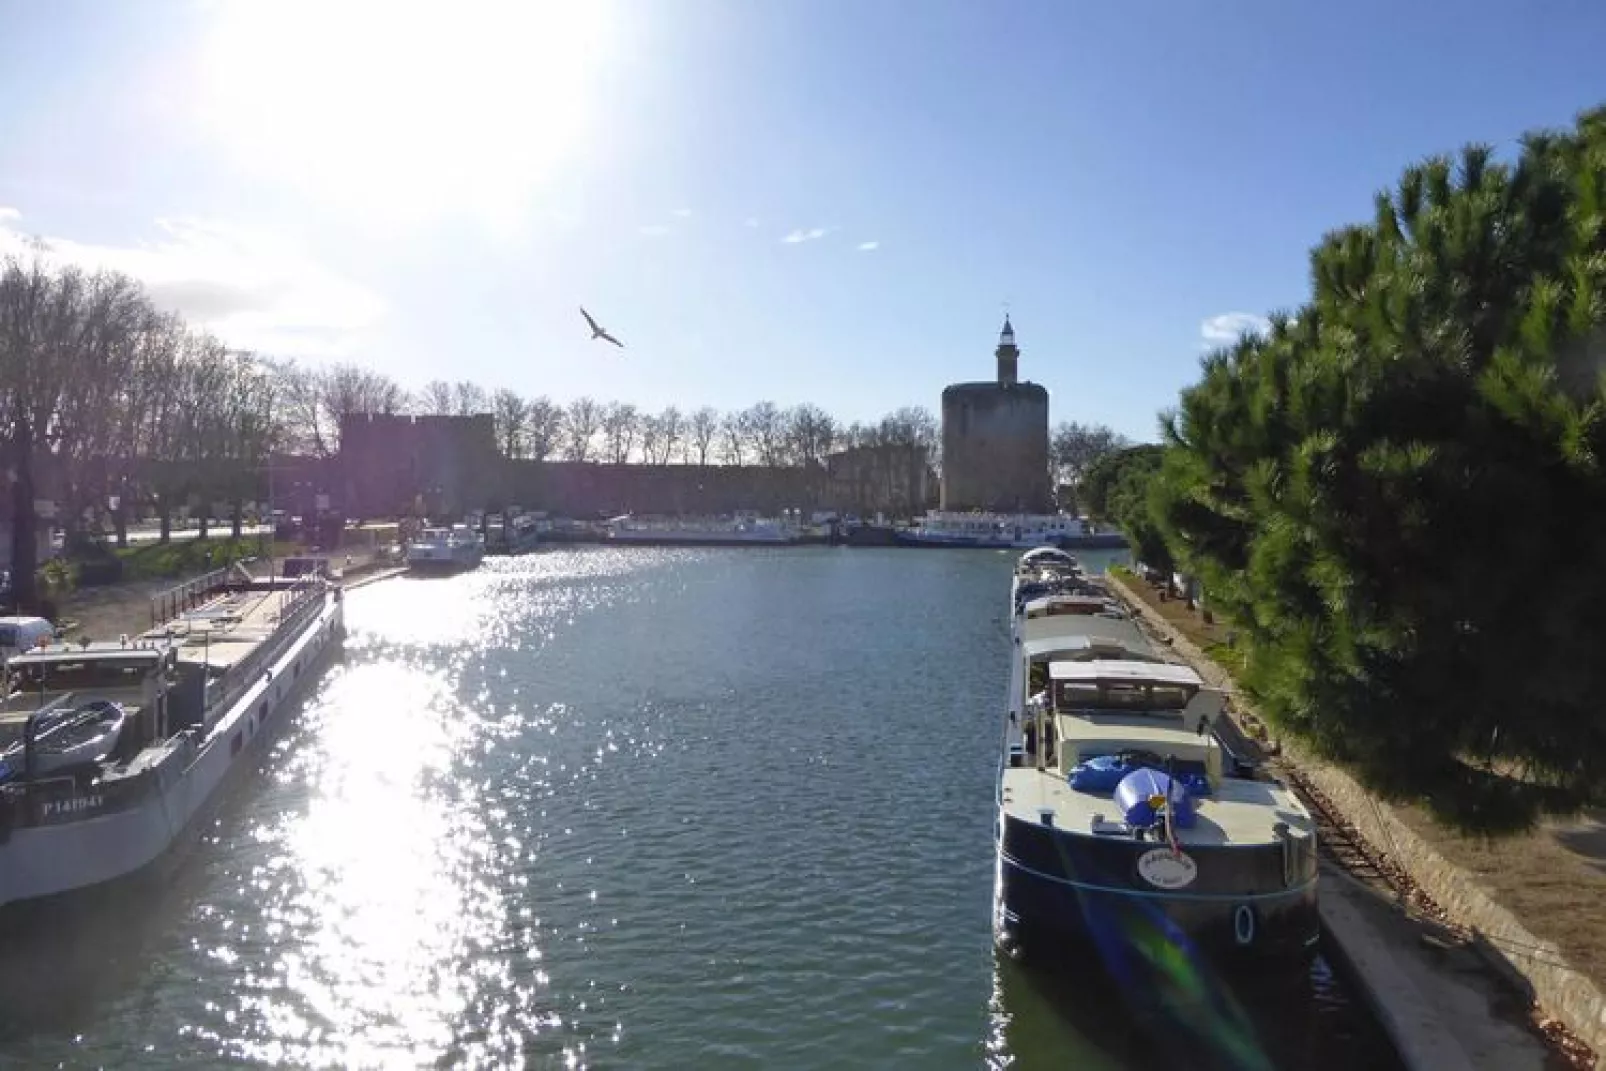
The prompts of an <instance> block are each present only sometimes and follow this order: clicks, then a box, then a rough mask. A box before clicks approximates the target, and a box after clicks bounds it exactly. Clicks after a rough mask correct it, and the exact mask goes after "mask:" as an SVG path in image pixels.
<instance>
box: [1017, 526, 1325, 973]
mask: <svg viewBox="0 0 1606 1071" xmlns="http://www.w3.org/2000/svg"><path fill="white" fill-rule="evenodd" d="M1064 565H1065V563H1063V562H1058V563H1051V562H1048V561H1045V560H1043V559H1041V558H1039V559H1037V560H1035V561H1033V562H1030V563H1027V562H1022V564H1021V566H1020V568H1018V569H1017V575H1016V577H1015V579H1014V581H1013V590H1012V592H1011V602H1012V607H1013V611H1014V618H1013V625H1012V637H1011V639H1012V644H1011V655H1010V673H1009V691H1008V694H1007V697H1006V703H1007V707H1006V709H1007V719H1006V722H1005V732H1004V747H1003V756H1002V760H1001V763H1000V769H999V777H998V790H997V807H998V818H997V825H996V828H995V837H996V847H997V878H996V890H995V915H994V923H995V930H996V933H997V935H998V937H999V940H1000V942H1001V943H1002V944H1004V945H1005V946H1006V947H1009V948H1012V949H1019V950H1023V951H1027V952H1030V951H1031V950H1032V949H1033V948H1034V947H1037V946H1042V945H1049V946H1056V945H1062V944H1064V943H1067V942H1068V943H1072V944H1076V945H1083V946H1085V945H1087V944H1091V945H1093V946H1095V947H1096V948H1098V949H1099V952H1100V954H1101V955H1102V956H1104V957H1105V959H1106V960H1108V959H1109V958H1110V957H1111V956H1120V955H1122V954H1123V951H1130V950H1131V949H1132V948H1133V947H1135V946H1136V945H1139V944H1142V943H1143V942H1145V941H1149V940H1152V941H1155V942H1159V943H1161V944H1166V945H1170V946H1173V947H1178V948H1181V949H1182V950H1184V951H1185V952H1187V951H1190V950H1193V949H1201V950H1205V951H1209V952H1220V951H1227V952H1238V953H1245V954H1250V955H1255V956H1264V957H1287V958H1288V959H1290V960H1291V961H1303V958H1304V957H1306V956H1308V955H1310V954H1311V953H1313V952H1314V950H1315V947H1316V944H1317V941H1318V939H1319V936H1320V921H1319V918H1318V915H1317V909H1316V828H1315V824H1314V822H1312V820H1311V817H1310V814H1309V813H1308V812H1307V811H1306V809H1305V807H1304V805H1303V804H1302V803H1301V802H1300V801H1299V799H1298V798H1297V797H1296V796H1295V795H1294V794H1293V793H1292V792H1291V791H1289V789H1288V788H1287V787H1286V786H1285V785H1283V784H1281V783H1279V782H1277V781H1275V780H1271V779H1268V778H1265V777H1262V776H1258V774H1257V772H1256V771H1255V770H1254V769H1253V767H1252V766H1251V765H1249V764H1248V763H1245V762H1242V761H1240V759H1239V757H1238V756H1235V755H1233V754H1231V753H1230V752H1229V751H1227V749H1226V747H1225V745H1224V744H1223V742H1222V740H1221V738H1220V737H1219V736H1218V732H1217V721H1218V719H1221V718H1223V717H1224V713H1223V712H1224V708H1225V697H1224V696H1223V694H1222V693H1221V692H1220V691H1218V690H1216V689H1213V688H1209V687H1207V686H1206V685H1205V683H1204V681H1203V680H1202V679H1200V677H1199V675H1198V674H1197V673H1195V672H1194V671H1193V670H1192V669H1191V668H1189V667H1188V666H1185V665H1179V664H1175V663H1173V662H1170V661H1169V660H1168V659H1167V658H1166V656H1165V654H1164V653H1163V652H1162V650H1161V649H1159V648H1157V647H1155V646H1154V645H1151V644H1150V642H1149V641H1148V639H1147V638H1146V637H1145V636H1144V634H1143V632H1142V631H1141V629H1140V628H1139V627H1138V625H1137V624H1136V622H1134V621H1133V620H1131V618H1130V616H1129V615H1128V614H1127V613H1126V612H1125V610H1124V609H1123V608H1122V607H1121V605H1120V604H1119V603H1118V602H1116V601H1115V600H1113V599H1111V598H1110V597H1109V596H1108V593H1107V592H1105V591H1103V589H1102V586H1101V585H1099V584H1098V583H1097V582H1095V581H1090V580H1088V579H1087V578H1085V577H1082V578H1080V580H1077V579H1076V578H1075V577H1073V575H1072V574H1071V573H1070V572H1069V571H1068V570H1064V569H1063V566H1064ZM1056 567H1059V568H1060V569H1061V571H1060V572H1059V573H1058V575H1057V576H1056V577H1054V578H1053V579H1054V582H1055V587H1056V590H1051V591H1047V592H1043V591H1039V590H1037V586H1039V585H1042V584H1044V583H1045V582H1046V581H1045V575H1044V570H1045V569H1054V568H1056Z"/></svg>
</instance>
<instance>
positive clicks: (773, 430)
mask: <svg viewBox="0 0 1606 1071" xmlns="http://www.w3.org/2000/svg"><path fill="white" fill-rule="evenodd" d="M742 420H743V422H744V424H745V425H746V428H747V434H748V437H749V440H750V441H751V443H752V448H753V450H752V452H753V453H755V454H757V455H758V463H759V464H760V465H769V466H771V467H774V466H777V465H784V464H786V422H785V421H784V420H783V419H782V418H781V410H780V409H779V408H778V407H777V406H776V404H775V403H774V402H759V403H758V404H757V405H753V406H750V407H749V408H748V409H747V411H746V412H744V413H743V414H742Z"/></svg>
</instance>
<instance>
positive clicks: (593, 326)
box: [580, 305, 602, 331]
mask: <svg viewBox="0 0 1606 1071" xmlns="http://www.w3.org/2000/svg"><path fill="white" fill-rule="evenodd" d="M580 315H581V316H584V317H585V318H586V323H587V324H588V325H590V327H591V330H593V331H601V330H602V328H600V327H598V326H597V321H595V320H593V319H592V318H591V314H590V313H589V312H587V311H586V307H585V306H584V305H581V306H580Z"/></svg>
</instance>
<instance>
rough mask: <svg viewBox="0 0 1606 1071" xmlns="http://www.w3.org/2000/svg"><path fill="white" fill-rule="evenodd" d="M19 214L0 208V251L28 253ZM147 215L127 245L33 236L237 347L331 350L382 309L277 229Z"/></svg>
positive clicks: (347, 347)
mask: <svg viewBox="0 0 1606 1071" xmlns="http://www.w3.org/2000/svg"><path fill="white" fill-rule="evenodd" d="M20 216H21V213H20V212H17V211H16V210H15V209H12V210H10V211H4V210H0V255H5V254H7V253H16V254H21V255H28V254H29V253H30V251H31V244H30V243H32V242H33V241H34V238H33V236H31V235H28V234H26V233H25V232H23V231H22V230H21V229H19V228H18V227H16V226H15V225H14V224H8V223H7V222H6V221H7V220H13V221H14V220H16V219H18V218H19V217H20ZM155 222H156V231H157V234H156V236H155V238H154V239H153V240H150V241H144V242H140V243H139V244H137V245H131V246H115V245H97V244H94V243H90V242H80V241H76V240H74V239H70V238H59V237H50V236H44V237H42V238H40V239H39V240H40V241H42V242H43V243H44V244H43V249H42V252H43V255H44V256H45V257H46V258H47V259H48V260H50V261H53V262H55V263H57V264H64V265H65V264H72V265H77V266H79V267H81V268H84V269H85V270H88V271H96V270H99V269H106V270H110V271H118V272H122V273H123V274H125V275H129V276H132V277H133V278H135V279H138V280H139V281H140V282H142V283H144V284H145V287H146V289H147V290H148V291H149V293H150V295H151V299H152V300H153V301H154V302H156V303H157V304H158V305H159V306H161V307H163V308H166V309H170V310H172V311H174V312H177V313H179V314H180V315H182V316H183V317H184V318H185V320H187V321H188V322H189V323H190V324H192V325H194V326H196V327H202V328H205V329H207V330H209V331H211V332H212V333H213V334H215V335H217V336H218V337H219V338H221V339H222V340H223V341H225V342H227V343H229V344H230V345H233V346H238V347H241V348H243V349H252V350H257V351H260V352H264V353H272V354H278V355H283V356H304V357H338V356H342V355H345V354H347V353H350V352H351V351H352V350H353V349H355V348H356V347H357V346H358V345H359V344H360V342H361V340H362V339H363V337H364V335H365V334H366V333H367V332H368V331H369V330H370V329H372V328H373V327H374V326H375V325H376V324H377V323H378V322H379V321H380V320H381V319H382V318H383V316H384V314H385V303H384V301H383V300H382V299H381V298H380V297H379V295H378V294H376V293H374V292H373V291H372V290H369V289H368V288H367V287H365V286H363V285H361V284H360V283H357V282H355V281H353V280H350V279H347V278H345V277H343V276H341V275H339V274H338V273H336V272H334V271H333V270H331V269H329V268H327V267H325V266H324V265H322V264H321V263H319V262H318V260H317V259H316V258H315V257H313V256H312V255H311V254H310V253H309V252H308V251H306V250H305V249H302V248H300V247H298V246H296V245H295V244H293V243H291V242H289V241H287V240H285V239H284V238H282V237H281V236H279V235H278V234H276V233H273V234H270V233H267V232H263V231H256V230H252V229H250V228H246V227H239V226H235V225H232V224H224V223H218V222H211V221H200V220H192V219H158V220H156V221H155Z"/></svg>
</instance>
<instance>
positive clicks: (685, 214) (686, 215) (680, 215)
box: [675, 208, 691, 219]
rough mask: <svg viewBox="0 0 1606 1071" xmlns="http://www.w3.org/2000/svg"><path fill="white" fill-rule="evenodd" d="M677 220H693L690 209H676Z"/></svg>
mask: <svg viewBox="0 0 1606 1071" xmlns="http://www.w3.org/2000/svg"><path fill="white" fill-rule="evenodd" d="M675 218H677V219H691V209H689V208H677V209H675Z"/></svg>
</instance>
